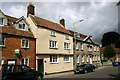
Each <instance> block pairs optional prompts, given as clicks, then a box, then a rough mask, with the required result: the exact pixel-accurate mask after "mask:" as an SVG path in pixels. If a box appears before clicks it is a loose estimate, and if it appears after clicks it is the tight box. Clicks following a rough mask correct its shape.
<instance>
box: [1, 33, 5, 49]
mask: <svg viewBox="0 0 120 80" xmlns="http://www.w3.org/2000/svg"><path fill="white" fill-rule="evenodd" d="M0 38H1V40H2V39H3V38H4V45H0V47H5V41H6V37H5V36H2V35H0Z"/></svg>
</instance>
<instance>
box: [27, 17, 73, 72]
mask: <svg viewBox="0 0 120 80" xmlns="http://www.w3.org/2000/svg"><path fill="white" fill-rule="evenodd" d="M26 20H27V22H28V23H29V24H30V29H31V31H32V33H33V34H34V36H35V37H36V38H37V39H36V55H39V56H36V60H37V59H40V58H42V59H44V60H46V61H47V63H45V62H44V72H47V73H54V72H62V71H67V70H73V56H71V60H70V61H71V62H70V63H64V62H63V55H73V37H72V36H69V40H67V39H66V38H65V34H63V33H60V32H57V31H56V33H55V37H53V36H51V30H50V29H47V28H43V27H38V26H36V24H35V23H33V21H32V19H31V18H30V17H28V18H27V19H26ZM49 40H54V41H57V42H58V48H57V49H50V48H49ZM64 42H69V43H71V49H69V50H65V49H64ZM46 54H47V55H46ZM51 54H57V55H59V54H61V55H60V57H59V63H58V64H50V63H49V55H51ZM37 65H38V64H37V63H36V69H37Z"/></svg>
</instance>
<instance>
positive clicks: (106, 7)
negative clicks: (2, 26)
mask: <svg viewBox="0 0 120 80" xmlns="http://www.w3.org/2000/svg"><path fill="white" fill-rule="evenodd" d="M33 4H34V6H35V15H36V16H39V17H41V18H44V19H47V20H50V21H53V22H55V23H59V20H60V19H61V18H64V19H65V27H66V28H67V29H70V30H74V28H73V23H74V22H77V21H79V20H81V19H84V21H83V22H79V23H77V24H76V25H75V27H76V31H77V32H79V33H81V34H85V35H88V36H89V34H91V35H92V38H93V40H94V41H96V42H98V43H101V39H102V35H103V34H104V33H106V32H109V31H115V32H117V31H118V7H116V2H33ZM28 5H29V2H2V11H3V12H4V13H5V14H7V15H10V16H14V17H17V18H19V17H21V16H24V17H25V18H26V16H27V6H28Z"/></svg>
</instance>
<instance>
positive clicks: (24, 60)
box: [21, 58, 29, 66]
mask: <svg viewBox="0 0 120 80" xmlns="http://www.w3.org/2000/svg"><path fill="white" fill-rule="evenodd" d="M21 64H24V65H27V66H29V59H27V58H23V59H22V62H21Z"/></svg>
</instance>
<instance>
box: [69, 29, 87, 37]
mask: <svg viewBox="0 0 120 80" xmlns="http://www.w3.org/2000/svg"><path fill="white" fill-rule="evenodd" d="M69 31H70V33H71V34H72V35H74V31H71V30H69ZM75 33H77V32H75ZM80 37H81V38H86V37H87V36H86V35H83V34H80Z"/></svg>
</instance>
